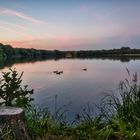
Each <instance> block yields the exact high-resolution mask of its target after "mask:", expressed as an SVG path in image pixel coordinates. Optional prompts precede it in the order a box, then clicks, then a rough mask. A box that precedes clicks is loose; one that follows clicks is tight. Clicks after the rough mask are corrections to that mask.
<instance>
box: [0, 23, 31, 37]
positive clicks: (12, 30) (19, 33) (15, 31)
mask: <svg viewBox="0 0 140 140" xmlns="http://www.w3.org/2000/svg"><path fill="white" fill-rule="evenodd" d="M0 29H4V30H7V31H9V32H12V33H14V34H16V35H18V36H19V35H20V36H22V37H25V38H27V39H33V37H32V36H30V35H28V34H25V33H23V32H19V31H17V30H14V29H11V28H8V27H5V26H1V25H0ZM11 35H12V34H11Z"/></svg>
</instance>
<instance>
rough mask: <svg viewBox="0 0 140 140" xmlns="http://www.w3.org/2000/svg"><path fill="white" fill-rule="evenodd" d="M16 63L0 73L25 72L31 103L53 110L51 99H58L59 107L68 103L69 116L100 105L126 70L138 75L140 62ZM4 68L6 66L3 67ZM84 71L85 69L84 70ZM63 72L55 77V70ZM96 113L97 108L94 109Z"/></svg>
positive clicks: (123, 77) (51, 61) (83, 60)
mask: <svg viewBox="0 0 140 140" xmlns="http://www.w3.org/2000/svg"><path fill="white" fill-rule="evenodd" d="M25 62H26V61H22V63H20V61H16V63H14V62H12V61H11V62H9V63H6V64H2V65H1V70H0V71H6V70H7V66H11V67H14V68H16V69H17V71H19V72H21V71H24V76H23V84H28V85H29V87H30V88H34V89H35V94H34V95H33V97H34V98H35V101H34V104H39V105H40V106H41V107H46V106H48V107H49V108H50V109H51V110H52V111H53V110H54V99H55V96H56V95H57V96H58V106H61V105H64V104H67V103H70V106H69V110H70V114H69V117H71V116H73V114H75V113H77V112H79V109H80V108H81V106H83V105H85V104H87V103H90V104H94V103H95V104H100V101H101V99H102V97H103V96H105V95H104V94H105V93H104V92H105V91H108V90H116V89H117V88H118V83H119V81H120V80H122V79H125V78H126V77H127V72H126V68H128V69H129V70H130V71H132V72H138V73H139V72H140V66H139V62H140V61H139V60H131V61H129V63H122V62H121V61H112V60H109V59H105V60H102V59H60V60H59V61H55V60H46V61H32V60H31V61H29V63H25ZM5 66H6V67H5ZM83 69H86V71H84V70H83ZM56 70H58V71H63V74H60V75H57V74H55V73H54V71H56ZM93 109H94V110H95V112H96V108H95V107H93Z"/></svg>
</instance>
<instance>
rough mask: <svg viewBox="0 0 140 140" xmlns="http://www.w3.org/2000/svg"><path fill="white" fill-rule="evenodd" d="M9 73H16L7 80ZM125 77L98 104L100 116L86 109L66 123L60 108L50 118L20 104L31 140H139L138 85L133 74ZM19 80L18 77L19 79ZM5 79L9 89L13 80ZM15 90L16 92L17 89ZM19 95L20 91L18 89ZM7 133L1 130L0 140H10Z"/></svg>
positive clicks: (139, 101)
mask: <svg viewBox="0 0 140 140" xmlns="http://www.w3.org/2000/svg"><path fill="white" fill-rule="evenodd" d="M127 71H128V70H127ZM13 72H14V73H15V72H16V71H15V70H10V72H9V74H8V76H9V77H10V75H11V76H12V75H13ZM16 74H17V73H16ZM4 75H6V73H4ZM128 75H129V78H128V79H125V80H124V81H121V82H120V84H119V90H118V92H117V93H114V94H113V93H112V94H108V95H107V96H106V97H105V98H104V99H103V100H102V104H101V105H100V106H99V110H100V114H99V115H98V116H97V117H94V116H92V113H91V107H90V106H89V105H87V107H85V108H83V109H82V111H81V113H79V114H77V115H76V117H75V119H74V121H73V122H69V121H67V119H66V114H65V109H63V107H61V108H59V109H57V110H56V112H55V113H54V114H52V113H50V112H49V110H48V109H47V108H46V109H39V108H36V107H33V106H30V105H29V104H28V106H25V104H20V106H22V107H23V108H24V109H25V119H26V121H25V123H26V127H27V130H28V132H29V134H30V136H31V138H32V139H33V140H35V139H38V140H41V139H43V140H47V139H49V140H50V139H51V140H79V139H80V140H139V139H140V84H139V81H138V76H137V73H135V74H134V75H131V74H130V73H129V71H128ZM16 77H18V75H16ZM20 78H21V76H19V79H20ZM8 79H9V81H6V82H8V83H9V85H11V86H10V87H11V88H12V85H13V84H11V82H12V80H14V79H13V78H12V77H11V79H10V78H8ZM17 79H18V78H17ZM5 80H6V79H5ZM14 87H15V86H14ZM18 87H21V85H19V86H18ZM17 89H18V91H20V89H21V88H17ZM17 89H16V91H17ZM23 91H24V89H22V92H23ZM26 92H30V90H27V88H26ZM1 93H5V91H1ZM1 95H2V94H1ZM6 95H7V94H6ZM18 99H19V98H18ZM25 99H26V101H27V103H29V102H30V99H29V97H26V96H25ZM25 99H24V100H25ZM21 100H22V99H20V101H21ZM13 101H15V100H13ZM10 102H11V101H10ZM17 103H19V102H11V104H10V105H12V106H19V104H17ZM22 103H23V102H22ZM11 131H12V130H10V129H8V128H7V129H6V130H2V129H1V131H0V137H1V139H2V138H3V139H5V140H7V139H11Z"/></svg>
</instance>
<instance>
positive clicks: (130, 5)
mask: <svg viewBox="0 0 140 140" xmlns="http://www.w3.org/2000/svg"><path fill="white" fill-rule="evenodd" d="M139 13H140V1H138V0H133V1H132V0H124V1H121V0H117V1H111V0H106V1H103V0H101V1H99V0H70V1H68V0H59V1H58V0H53V1H51V0H46V1H45V0H39V1H38V0H24V1H20V0H13V1H12V2H11V0H0V42H1V43H3V44H11V45H12V46H13V47H24V48H36V49H49V50H54V49H59V50H80V49H84V50H87V49H108V48H120V47H121V46H130V47H132V48H134V47H135V48H139V43H140V40H139V37H140V28H139V25H140V19H139Z"/></svg>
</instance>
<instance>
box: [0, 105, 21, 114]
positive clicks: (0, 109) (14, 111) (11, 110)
mask: <svg viewBox="0 0 140 140" xmlns="http://www.w3.org/2000/svg"><path fill="white" fill-rule="evenodd" d="M22 113H23V109H22V108H18V107H9V106H6V107H0V116H3V115H4V116H5V115H8V116H9V115H18V114H22Z"/></svg>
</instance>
